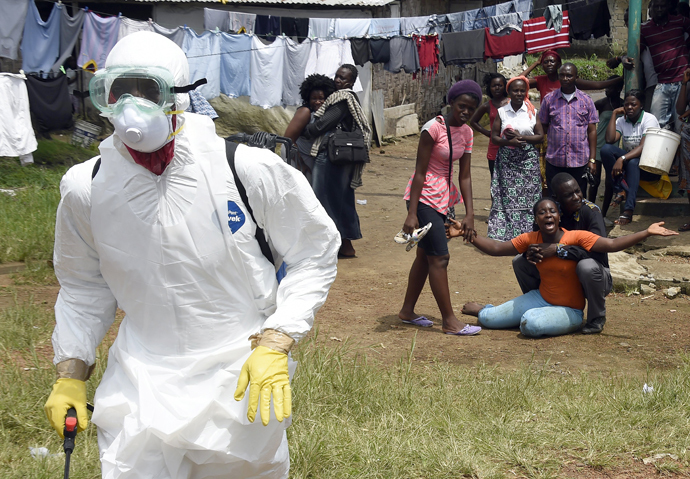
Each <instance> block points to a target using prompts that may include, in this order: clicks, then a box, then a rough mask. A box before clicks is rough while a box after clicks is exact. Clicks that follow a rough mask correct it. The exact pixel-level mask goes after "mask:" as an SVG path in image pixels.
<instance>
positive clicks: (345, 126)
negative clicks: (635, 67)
mask: <svg viewBox="0 0 690 479" xmlns="http://www.w3.org/2000/svg"><path fill="white" fill-rule="evenodd" d="M356 80H357V67H355V66H354V65H349V64H345V65H342V66H341V67H340V68H338V71H337V72H336V73H335V79H334V82H335V89H336V91H335V93H333V94H332V95H330V96H329V97H328V98H327V99H326V102H325V103H324V104H323V106H322V107H321V108H320V109H319V110H318V111H317V112H315V113H314V116H315V120H314V121H313V122H311V123H309V124H308V125H307V126H306V127H305V128H304V131H303V132H302V136H304V137H305V138H307V139H310V140H312V139H313V140H314V144H313V146H312V155H313V156H315V157H316V160H315V161H314V169H313V172H312V188H313V189H314V193H315V194H316V197H317V198H318V199H319V201H320V202H321V204H322V205H323V207H324V208H325V209H326V212H327V213H328V215H329V216H330V217H331V219H332V220H333V222H334V223H335V225H336V227H337V228H338V231H339V232H340V237H341V240H342V245H341V247H340V251H339V257H340V258H353V257H355V248H354V247H353V246H352V241H353V240H357V239H360V238H361V237H362V231H361V229H360V227H359V216H358V215H357V209H356V207H355V188H357V187H358V186H361V184H362V171H363V169H364V163H349V164H344V165H336V164H333V163H332V162H331V161H329V159H328V148H327V146H328V137H329V136H330V133H331V132H332V131H333V130H334V129H335V128H336V127H337V126H338V125H340V127H341V128H342V130H344V131H354V130H355V129H356V128H359V129H361V130H362V133H363V136H364V145H365V147H366V148H367V150H368V148H369V143H370V141H371V128H370V126H369V123H368V121H367V119H366V117H365V116H364V113H363V112H362V108H361V106H360V104H359V99H358V98H357V95H355V93H354V91H352V86H353V85H354V84H355V81H356Z"/></svg>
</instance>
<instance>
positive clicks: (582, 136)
mask: <svg viewBox="0 0 690 479" xmlns="http://www.w3.org/2000/svg"><path fill="white" fill-rule="evenodd" d="M558 80H559V81H560V82H561V88H559V89H558V90H554V91H552V92H551V93H549V94H548V95H546V96H545V97H544V99H543V100H542V102H541V107H540V108H539V120H540V121H541V123H542V125H543V126H544V131H547V132H548V138H549V143H548V146H547V148H546V184H547V187H548V189H549V190H550V189H551V179H552V178H553V177H554V176H556V175H557V174H558V173H561V172H563V173H568V174H570V175H572V176H573V177H574V178H575V179H576V180H577V182H578V184H579V185H580V189H581V190H582V191H587V176H586V175H587V168H589V170H590V171H591V172H592V174H594V172H595V171H596V160H595V156H596V152H597V123H598V122H599V115H598V114H597V109H596V107H595V106H594V102H593V101H592V99H591V98H590V97H589V96H588V95H585V94H584V93H582V91H580V90H578V89H577V88H576V87H575V80H577V67H576V66H575V65H573V64H572V63H565V64H563V66H562V67H561V68H560V70H558Z"/></svg>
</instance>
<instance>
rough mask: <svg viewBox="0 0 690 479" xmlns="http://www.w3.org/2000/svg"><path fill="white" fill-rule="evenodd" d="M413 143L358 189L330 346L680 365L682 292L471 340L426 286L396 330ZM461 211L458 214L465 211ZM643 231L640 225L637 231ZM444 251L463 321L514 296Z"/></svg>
mask: <svg viewBox="0 0 690 479" xmlns="http://www.w3.org/2000/svg"><path fill="white" fill-rule="evenodd" d="M417 141H418V138H417V137H409V138H406V139H403V140H401V141H399V142H398V143H397V144H395V145H387V146H385V147H383V148H375V149H374V150H372V151H373V155H372V162H371V164H370V165H369V166H368V167H367V169H366V171H365V174H364V186H363V187H362V188H360V189H358V190H357V199H358V200H366V204H364V205H358V206H357V208H358V211H359V215H360V220H361V225H362V232H363V235H364V238H363V239H361V240H359V241H356V242H355V243H354V245H355V248H356V250H357V257H356V258H354V259H347V260H340V262H339V264H338V276H337V279H336V281H335V283H334V285H333V287H332V288H331V292H330V295H329V298H328V301H327V302H326V304H325V305H324V307H323V308H322V309H321V310H320V312H319V313H318V315H317V318H316V323H315V330H318V338H319V341H324V342H327V343H328V342H332V343H333V344H336V342H340V341H348V342H349V344H350V346H352V347H354V348H356V349H357V350H358V351H360V352H362V353H365V354H366V355H367V357H368V358H369V360H372V361H378V362H380V363H381V364H382V365H383V366H386V365H392V364H394V363H397V362H398V360H399V359H400V358H401V357H402V356H403V355H406V354H407V353H409V350H410V347H411V345H412V341H413V338H414V337H415V335H416V336H417V337H416V347H415V350H414V360H415V361H417V362H420V363H421V362H434V361H447V362H450V363H452V364H457V365H466V366H473V365H478V364H482V363H483V364H487V365H490V366H495V367H497V368H499V369H503V370H509V369H513V368H516V367H518V366H520V365H522V364H527V363H530V362H535V363H536V364H537V365H546V366H547V368H548V370H550V371H552V372H553V373H555V374H561V375H572V374H578V373H579V372H580V371H588V372H591V373H594V374H600V375H602V376H630V377H638V378H639V379H640V381H641V383H642V382H644V380H645V379H646V377H647V375H648V373H649V371H650V370H652V371H653V370H665V369H669V368H676V367H678V364H679V361H680V359H679V355H678V353H679V352H683V351H685V352H688V351H690V328H689V327H688V323H689V322H690V299H689V298H688V297H687V296H685V295H679V296H678V297H676V298H675V299H673V300H670V299H667V298H665V297H664V296H663V294H662V293H661V292H657V293H656V294H655V295H654V296H653V297H641V296H639V295H637V296H634V295H631V296H627V295H626V294H623V293H614V294H611V295H610V296H609V298H608V300H607V308H608V313H607V317H608V321H607V323H606V328H605V329H604V332H603V334H600V335H593V336H584V335H582V334H579V333H576V334H572V335H567V336H562V337H557V338H545V339H527V338H525V337H523V336H522V335H520V332H519V331H518V330H517V329H516V330H507V331H494V330H483V331H482V332H481V333H480V334H479V335H478V336H474V337H457V336H447V335H444V334H443V333H442V332H441V320H440V315H439V311H438V307H437V306H436V303H435V301H434V298H433V296H432V294H431V291H430V289H429V288H428V285H427V287H425V290H424V291H423V293H422V295H421V297H420V300H419V303H418V305H417V313H419V314H423V315H425V316H426V317H428V318H429V319H431V320H433V321H434V326H433V327H432V328H417V327H414V326H410V325H405V324H403V323H401V322H400V320H399V319H398V317H397V313H398V311H399V309H400V306H401V304H402V300H403V295H404V292H405V287H406V284H407V275H408V272H409V268H410V266H411V264H412V261H413V259H414V254H415V253H414V251H412V252H409V253H408V252H405V248H404V246H400V245H397V244H395V243H394V242H393V236H394V235H395V234H396V233H397V232H398V231H399V230H400V228H401V226H402V223H403V220H404V218H405V214H406V210H405V204H404V201H403V200H402V196H403V192H404V189H405V186H406V185H407V181H408V179H409V177H410V175H411V174H412V172H413V169H414V164H415V152H416V147H417ZM486 146H487V140H486V139H485V138H483V137H481V136H479V135H478V136H477V137H475V149H474V153H473V160H474V161H473V166H472V178H473V190H474V204H475V226H476V228H477V229H478V231H479V233H480V234H482V235H485V234H486V228H487V225H486V223H485V221H486V220H487V218H488V213H489V206H490V197H489V171H488V167H487V164H486V159H485V158H486ZM458 213H459V214H460V213H464V208H463V207H462V206H460V207H459V209H458ZM644 226H646V224H644V225H643V224H640V225H639V228H640V229H641V228H642V227H644ZM687 234H690V233H687ZM688 240H690V237H689V238H688ZM450 251H451V261H450V266H449V280H450V291H451V295H452V297H453V298H454V301H453V305H454V307H455V309H456V311H457V313H458V315H459V317H460V318H461V319H462V320H464V321H466V322H469V323H472V324H476V318H473V317H466V316H462V315H460V309H461V308H462V305H463V304H464V303H465V302H467V301H478V302H483V303H488V302H490V303H493V304H499V303H501V302H503V301H505V300H508V299H510V298H513V297H515V296H517V295H519V294H520V290H519V288H518V285H517V282H516V281H515V277H514V275H513V272H512V267H511V259H510V258H492V257H489V256H486V255H484V254H482V253H480V252H479V251H478V250H476V249H475V248H474V247H473V246H471V245H465V244H463V243H462V242H461V241H458V240H453V241H452V242H451V243H450ZM5 266H7V265H5ZM9 269H11V268H9ZM9 269H8V268H7V267H5V268H4V271H0V308H4V307H6V306H9V305H11V304H13V302H14V294H17V296H18V297H19V298H20V301H22V300H25V299H26V298H29V297H30V298H32V300H33V301H34V302H35V303H36V304H40V305H44V306H45V308H46V309H49V308H52V306H53V304H54V303H55V299H56V296H57V291H58V288H57V286H40V287H31V286H14V285H13V284H12V279H11V275H10V274H8V271H9ZM2 273H5V274H2ZM118 323H119V322H118ZM114 335H115V331H111V332H110V334H109V335H108V339H109V340H110V341H112V339H113V337H114ZM39 354H41V355H44V356H45V357H46V358H50V357H51V356H52V350H51V346H50V343H49V338H46V342H45V344H43V345H41V347H40V348H39ZM630 459H631V460H630V462H629V463H628V464H620V465H619V466H618V467H616V468H614V469H611V470H607V471H602V470H596V469H592V468H590V467H586V466H584V465H580V464H577V465H571V466H568V467H566V468H565V469H564V470H563V471H562V474H563V475H562V476H561V477H579V478H590V479H595V478H596V479H598V478H616V479H623V478H630V477H635V478H637V477H639V478H642V477H652V476H656V475H657V474H658V473H657V471H656V469H655V468H654V466H652V465H648V466H643V465H642V464H641V462H639V461H637V460H635V459H633V458H630ZM683 474H684V473H681V475H683ZM667 475H668V476H674V474H668V473H667Z"/></svg>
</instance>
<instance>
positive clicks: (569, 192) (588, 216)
mask: <svg viewBox="0 0 690 479" xmlns="http://www.w3.org/2000/svg"><path fill="white" fill-rule="evenodd" d="M551 188H552V191H553V196H554V198H555V199H556V201H557V202H558V204H559V205H560V208H561V222H560V225H561V227H563V228H565V229H566V230H571V231H573V230H584V231H590V232H592V233H594V234H596V235H599V236H603V237H606V226H605V225H604V217H603V216H602V214H601V210H600V209H599V207H598V206H597V205H595V204H594V203H591V202H589V201H587V200H586V199H584V195H583V193H582V191H581V190H580V186H579V184H578V182H577V180H575V178H573V177H572V176H571V175H569V174H568V173H558V174H557V175H555V176H554V177H553V179H552V180H551ZM555 255H558V256H559V257H560V258H562V259H567V260H572V261H577V276H578V278H579V279H580V283H582V289H583V290H584V293H585V297H586V298H587V323H586V324H585V326H584V327H583V328H582V334H598V333H601V332H602V331H603V330H604V323H606V296H607V295H608V294H609V293H610V292H611V288H612V286H613V280H612V279H611V271H610V270H609V260H608V256H607V255H606V253H594V252H587V251H585V250H584V249H583V248H581V247H579V246H559V245H556V244H552V245H550V246H548V247H546V248H542V247H541V245H537V244H533V245H530V247H529V249H528V250H527V251H526V252H525V253H524V254H521V255H517V256H516V257H515V258H514V259H513V270H514V271H515V276H516V277H517V280H518V283H519V284H520V288H521V289H522V292H523V293H527V292H529V291H532V290H533V289H538V288H539V282H540V278H539V271H537V267H536V266H535V265H534V263H535V262H538V261H539V260H541V259H544V258H549V257H551V256H555Z"/></svg>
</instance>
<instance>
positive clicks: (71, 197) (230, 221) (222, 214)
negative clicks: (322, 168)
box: [53, 32, 340, 479]
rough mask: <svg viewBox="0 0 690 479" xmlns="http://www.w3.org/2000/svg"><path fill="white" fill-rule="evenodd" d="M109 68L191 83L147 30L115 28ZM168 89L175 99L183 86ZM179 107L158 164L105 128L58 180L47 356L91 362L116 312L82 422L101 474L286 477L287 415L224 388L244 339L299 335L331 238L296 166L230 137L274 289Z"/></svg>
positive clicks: (205, 146) (200, 123)
mask: <svg viewBox="0 0 690 479" xmlns="http://www.w3.org/2000/svg"><path fill="white" fill-rule="evenodd" d="M141 35H149V36H150V35H153V36H156V37H158V38H156V39H151V38H150V37H147V38H146V39H145V41H142V38H140V36H141ZM159 39H160V40H159ZM123 43H124V45H123ZM178 52H179V53H178ZM120 64H122V65H157V66H163V67H166V68H168V69H169V70H170V71H171V72H172V73H173V75H174V77H175V81H176V85H180V86H182V85H186V84H187V83H188V78H187V64H186V59H185V57H184V54H183V53H182V51H181V50H180V49H179V47H177V46H176V45H175V44H174V43H172V42H170V41H169V40H167V39H165V38H164V37H162V36H159V35H157V34H154V33H143V32H142V33H137V34H133V35H130V36H128V37H126V38H125V39H123V40H122V41H121V42H120V44H118V45H117V46H116V47H115V48H114V49H113V51H112V52H111V54H110V56H109V58H108V63H107V64H106V66H115V65H120ZM177 97H178V105H177V107H178V109H184V107H186V104H185V102H186V101H187V99H186V97H187V94H178V95H177ZM177 118H178V122H179V121H182V122H183V124H184V128H183V130H182V131H181V133H179V134H178V135H177V136H176V137H175V156H174V158H173V160H172V162H171V163H170V164H169V165H168V167H167V168H166V170H165V171H164V172H163V174H162V175H160V176H156V175H154V174H153V173H151V172H149V171H148V170H146V169H145V168H143V167H141V166H139V165H137V164H136V163H134V161H133V160H132V158H131V156H130V155H129V153H128V152H127V150H126V148H125V147H124V144H123V143H122V141H121V140H120V139H119V138H118V137H117V136H115V135H113V136H111V137H109V138H107V139H106V140H105V141H103V142H102V143H101V145H100V151H101V156H102V163H101V166H100V169H99V171H98V173H97V174H96V176H95V177H94V178H93V179H92V172H93V166H94V164H95V159H93V160H90V161H88V162H86V163H83V164H81V165H77V166H75V167H73V168H71V169H70V170H69V171H68V172H67V174H66V175H65V177H64V178H63V180H62V183H61V185H60V191H61V194H62V201H61V202H60V206H59V207H58V212H57V225H56V232H55V256H54V260H55V270H56V274H57V277H58V279H59V281H60V285H61V290H60V294H59V296H58V300H57V304H56V305H55V315H56V322H57V324H56V327H55V331H54V333H53V346H54V349H55V359H54V360H55V363H58V362H61V361H65V360H67V359H71V358H76V359H81V360H83V361H85V362H86V364H87V365H91V364H93V363H94V362H95V360H96V357H95V356H96V347H97V346H98V344H99V343H100V342H101V340H102V339H103V337H104V336H105V334H106V332H107V331H108V329H109V328H110V326H111V324H112V323H113V320H114V316H115V311H116V307H120V308H121V309H122V310H123V311H124V312H125V313H126V317H125V319H124V320H123V321H122V324H121V325H120V329H119V333H118V336H117V339H116V340H115V342H114V344H113V345H112V347H111V348H110V353H109V359H108V367H107V369H106V371H105V374H104V375H103V379H102V381H101V383H100V385H99V387H98V389H97V391H96V396H95V411H94V414H93V418H92V420H93V422H94V423H95V424H96V425H97V426H98V442H99V448H100V451H101V462H102V469H103V477H104V478H108V479H111V478H113V479H114V478H128V479H129V478H142V479H143V478H146V479H153V478H160V479H165V478H174V479H182V478H184V479H187V478H190V479H191V478H194V479H200V478H214V477H223V478H254V477H262V478H282V477H287V475H288V470H289V456H288V448H287V439H286V435H285V428H286V427H287V426H288V425H289V420H286V421H284V422H283V423H280V422H278V421H277V420H276V418H275V415H274V413H273V408H271V421H270V423H269V425H268V426H266V427H264V426H263V425H262V424H261V423H260V421H256V423H254V424H252V423H249V421H248V420H247V416H246V413H247V398H246V397H245V399H244V400H243V401H240V402H236V401H235V400H234V398H233V392H234V390H235V387H236V386H237V377H238V374H239V371H240V369H241V367H242V365H243V364H244V362H245V360H246V359H247V357H248V356H249V354H250V342H249V341H248V340H247V338H248V337H249V336H250V335H251V334H254V333H256V332H259V331H263V330H264V329H267V328H271V329H275V330H278V331H281V332H283V333H285V334H288V335H290V336H291V337H292V338H293V339H295V340H299V339H300V338H302V337H303V336H304V335H305V334H306V333H307V332H308V331H309V330H310V328H311V326H312V323H313V319H314V314H315V312H316V311H317V310H318V309H319V307H320V306H321V305H322V304H323V302H324V301H325V299H326V296H327V294H328V289H329V287H330V285H331V283H332V282H333V280H334V279H335V274H336V261H337V260H336V257H337V252H338V248H339V246H340V240H339V235H338V232H337V230H336V228H335V225H334V224H333V222H332V221H331V220H330V218H329V217H328V215H327V214H326V212H325V211H324V209H323V208H322V207H321V205H320V204H319V201H318V200H317V199H316V197H315V196H314V194H313V192H312V191H311V188H310V187H309V184H308V183H307V181H306V179H305V178H304V177H303V176H302V175H301V173H299V172H298V171H297V170H295V169H293V168H292V167H290V166H288V165H286V164H285V163H284V162H283V161H282V160H281V159H280V158H279V157H277V156H276V155H274V154H273V153H271V152H269V151H268V150H260V149H255V148H249V147H246V146H244V145H240V146H239V147H238V148H237V152H236V165H237V170H238V175H239V177H240V179H241V180H242V183H243V184H244V186H245V188H246V190H247V196H248V198H249V203H250V204H251V206H252V209H253V211H254V215H255V217H256V220H257V222H258V223H259V225H260V226H261V227H263V228H264V231H265V232H266V234H267V236H268V237H269V243H270V244H271V246H272V249H273V250H274V252H275V257H277V261H280V260H284V261H285V263H286V264H287V276H286V277H285V278H284V279H283V281H282V282H281V284H280V286H279V285H278V283H277V282H276V277H275V268H274V266H273V265H272V264H271V263H270V262H269V261H268V260H267V259H266V258H265V257H264V256H263V255H262V253H261V251H260V248H259V244H258V243H257V241H256V239H255V237H254V234H255V226H256V225H255V224H254V222H253V221H252V218H251V216H250V215H249V214H248V213H247V208H246V206H245V205H244V204H243V203H242V200H241V199H240V196H239V194H238V192H237V189H236V187H235V183H234V180H233V176H232V173H231V171H230V168H229V166H228V162H227V158H226V151H225V142H224V140H223V139H221V138H219V137H218V136H217V135H216V134H215V128H214V125H213V122H212V121H211V120H210V119H209V118H207V117H204V116H201V115H196V114H192V113H184V114H183V115H179V116H178V117H177ZM278 264H280V263H278ZM291 366H292V367H291V370H294V363H291Z"/></svg>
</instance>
